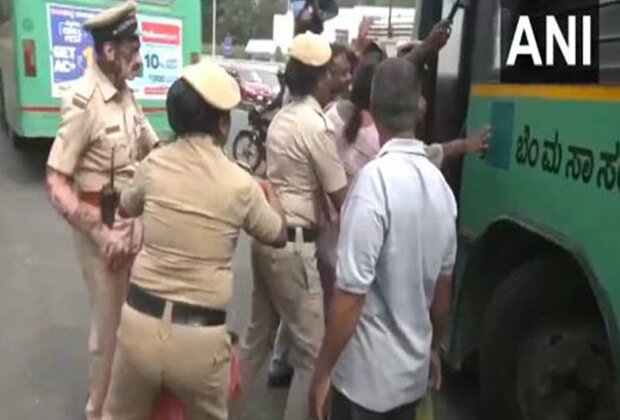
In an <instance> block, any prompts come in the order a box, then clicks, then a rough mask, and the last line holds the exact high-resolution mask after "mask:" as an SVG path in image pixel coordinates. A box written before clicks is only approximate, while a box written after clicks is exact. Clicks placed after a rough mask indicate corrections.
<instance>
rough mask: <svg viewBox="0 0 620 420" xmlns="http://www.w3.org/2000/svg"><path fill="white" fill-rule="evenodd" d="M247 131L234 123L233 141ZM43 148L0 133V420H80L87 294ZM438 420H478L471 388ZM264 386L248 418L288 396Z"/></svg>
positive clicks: (277, 414) (241, 255)
mask: <svg viewBox="0 0 620 420" xmlns="http://www.w3.org/2000/svg"><path fill="white" fill-rule="evenodd" d="M244 124H245V116H244V115H243V114H241V113H235V114H234V115H233V133H232V135H234V133H235V132H236V131H237V130H238V129H239V128H240V127H241V126H242V125H244ZM48 152H49V145H45V144H44V145H42V146H41V147H35V148H32V149H31V150H28V151H24V152H18V151H16V150H14V149H13V147H12V145H11V144H10V142H9V141H8V139H7V138H6V135H5V134H4V133H0V206H1V210H0V267H1V270H0V273H1V275H0V420H39V419H45V420H73V419H75V420H80V419H82V418H83V416H82V410H83V405H84V400H85V398H86V389H87V388H86V339H87V328H88V320H89V312H88V306H87V297H86V289H85V286H84V284H83V282H82V280H81V278H80V272H79V270H78V267H77V262H76V257H75V253H74V245H73V241H72V238H71V231H70V229H69V228H68V227H67V225H66V224H65V223H64V222H63V221H62V220H61V219H60V217H59V216H57V215H56V214H55V212H54V211H53V209H52V208H51V206H50V205H49V203H48V201H47V198H46V194H45V187H44V177H45V161H46V159H47V154H48ZM234 269H235V299H234V302H233V303H232V309H231V311H230V314H231V315H230V317H229V322H230V325H231V327H232V329H234V330H236V331H239V332H243V330H244V327H245V325H246V324H247V320H248V316H249V307H250V294H251V288H252V283H251V282H252V279H251V276H250V271H249V248H248V241H247V238H243V240H241V241H240V243H239V247H238V250H237V254H236V257H235V264H234ZM448 382H449V384H448V386H447V389H446V392H445V394H444V395H442V396H440V397H438V398H437V401H436V416H435V418H436V420H474V419H478V416H477V410H476V397H475V395H476V391H475V387H472V386H470V385H469V384H465V385H464V384H459V383H458V381H456V382H455V381H453V380H449V381H448ZM263 384H264V381H261V382H260V383H259V384H258V386H257V390H256V392H257V393H256V398H255V399H254V400H255V402H254V404H253V407H252V412H251V415H250V416H249V419H251V420H277V419H279V418H281V413H282V407H283V403H284V400H285V398H286V392H285V391H277V392H276V391H268V390H266V389H265V387H264V386H263Z"/></svg>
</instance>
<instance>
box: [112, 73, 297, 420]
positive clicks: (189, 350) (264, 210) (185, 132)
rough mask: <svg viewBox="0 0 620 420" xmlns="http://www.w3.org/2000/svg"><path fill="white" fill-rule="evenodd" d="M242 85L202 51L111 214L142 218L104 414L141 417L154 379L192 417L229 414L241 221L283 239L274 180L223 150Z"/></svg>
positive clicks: (265, 238) (205, 419)
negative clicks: (263, 182) (157, 143)
mask: <svg viewBox="0 0 620 420" xmlns="http://www.w3.org/2000/svg"><path fill="white" fill-rule="evenodd" d="M240 98H241V96H240V91H239V86H238V85H237V83H236V82H235V80H234V79H233V78H232V77H230V76H229V75H228V74H227V73H226V71H225V70H224V69H222V68H221V67H220V66H218V65H217V64H214V63H212V62H207V61H203V62H201V63H199V64H197V65H193V66H190V67H188V68H187V69H185V71H184V73H183V76H182V78H181V79H179V80H177V81H176V82H175V83H174V84H173V85H172V87H171V88H170V91H169V93H168V100H167V108H168V120H169V122H170V126H171V127H172V130H173V131H174V132H175V134H176V135H177V137H178V138H177V140H176V141H175V142H174V143H172V144H170V145H167V146H164V147H162V148H160V149H158V150H156V151H154V152H153V153H151V154H150V155H149V156H148V157H147V158H146V159H145V160H144V162H143V163H142V164H141V166H140V168H139V169H138V172H137V173H136V176H135V178H134V180H133V182H132V184H131V185H130V187H129V188H127V189H125V190H123V191H122V193H121V199H120V213H121V215H123V216H129V217H137V216H139V215H142V216H143V221H144V233H145V236H144V246H143V248H142V250H141V251H140V253H139V254H138V257H137V258H136V262H135V265H134V269H133V274H132V279H131V285H130V288H129V294H128V297H127V303H126V304H125V305H124V306H123V310H122V315H121V323H120V327H119V330H118V345H117V349H116V356H115V360H114V367H113V369H112V382H111V385H110V392H109V395H108V399H107V400H106V403H105V408H104V417H103V418H104V419H105V420H121V419H148V418H149V415H150V411H151V408H152V405H153V401H154V399H155V397H156V396H157V395H158V394H159V391H160V389H161V387H166V388H167V389H169V390H170V391H172V392H173V393H174V394H176V395H177V396H178V397H179V398H180V399H181V400H182V401H183V403H184V404H185V407H186V410H187V414H188V416H189V419H194V420H225V419H227V418H228V411H227V393H228V383H229V371H230V367H229V359H230V350H231V343H230V338H229V334H228V331H227V328H226V325H225V323H226V309H227V306H228V304H229V302H230V299H231V296H232V257H233V252H234V250H235V245H236V243H237V238H238V237H239V234H240V231H241V230H242V229H243V230H245V231H246V232H248V233H249V234H250V235H251V236H253V237H254V238H256V240H258V241H261V242H262V243H264V244H267V245H269V246H284V245H285V244H286V228H285V226H286V225H285V222H284V211H283V210H282V208H281V206H280V204H279V201H278V199H277V197H276V195H275V193H274V192H273V190H272V189H271V188H270V187H268V186H266V187H265V188H264V192H263V190H261V186H260V185H259V183H258V181H256V180H255V179H254V178H252V176H251V175H249V174H248V173H247V172H246V171H245V170H243V169H242V168H240V167H239V166H237V164H235V163H233V162H231V161H230V160H228V158H227V157H226V156H225V154H224V152H223V151H222V146H223V145H224V144H225V142H226V140H227V138H228V134H229V131H230V110H231V109H232V108H234V107H235V106H236V105H237V104H238V103H239V101H240Z"/></svg>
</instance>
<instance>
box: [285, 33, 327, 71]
mask: <svg viewBox="0 0 620 420" xmlns="http://www.w3.org/2000/svg"><path fill="white" fill-rule="evenodd" d="M291 57H292V58H294V59H296V60H297V61H300V62H301V63H303V64H305V65H307V66H311V67H321V66H324V65H326V64H327V62H328V61H329V60H330V59H331V57H332V50H331V47H330V45H329V42H327V40H325V39H323V38H322V37H321V36H320V35H317V34H315V33H312V32H306V33H303V34H299V35H297V36H296V37H295V38H293V43H292V45H291Z"/></svg>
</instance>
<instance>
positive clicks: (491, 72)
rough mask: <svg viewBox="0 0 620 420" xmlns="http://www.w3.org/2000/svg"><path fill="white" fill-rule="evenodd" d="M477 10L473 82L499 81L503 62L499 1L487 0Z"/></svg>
mask: <svg viewBox="0 0 620 420" xmlns="http://www.w3.org/2000/svg"><path fill="white" fill-rule="evenodd" d="M484 3H485V4H481V6H480V7H478V10H477V16H476V28H477V29H476V47H475V49H474V57H473V60H472V82H473V83H482V82H499V78H500V63H501V57H500V56H501V38H502V37H501V25H500V16H501V13H502V12H505V11H504V10H502V9H500V8H499V7H498V2H497V1H493V0H486V1H485V2H484Z"/></svg>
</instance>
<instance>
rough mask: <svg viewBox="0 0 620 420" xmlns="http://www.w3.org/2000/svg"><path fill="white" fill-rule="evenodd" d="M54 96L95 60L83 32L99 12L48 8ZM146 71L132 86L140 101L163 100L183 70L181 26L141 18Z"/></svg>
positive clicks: (178, 22) (171, 21) (175, 21)
mask: <svg viewBox="0 0 620 420" xmlns="http://www.w3.org/2000/svg"><path fill="white" fill-rule="evenodd" d="M47 10H48V25H49V40H50V60H51V62H50V68H51V85H52V96H53V97H54V98H60V97H61V96H62V95H63V94H64V92H66V91H67V90H69V89H70V88H71V85H72V83H73V82H74V81H75V80H77V79H79V78H80V77H81V76H82V75H83V74H84V71H86V69H87V68H88V67H89V66H91V65H92V63H93V62H94V59H95V54H94V50H93V40H92V38H91V36H90V34H89V33H88V32H87V31H85V30H84V28H83V25H84V22H85V21H86V20H88V18H90V17H91V16H93V15H94V14H96V13H97V12H99V10H98V9H93V8H85V7H78V6H67V5H57V4H48V6H47ZM138 26H139V31H140V34H141V40H142V47H141V49H140V53H141V54H142V59H143V71H142V74H141V76H140V77H139V78H137V79H136V80H134V81H132V82H131V83H130V85H131V87H132V88H133V89H134V93H135V95H136V97H137V98H138V99H151V100H163V99H165V98H166V94H167V92H168V87H169V86H170V85H171V84H172V82H174V80H176V79H177V78H178V77H179V76H180V75H181V70H182V68H183V40H182V32H183V30H182V28H183V27H182V22H181V20H179V19H170V18H161V17H155V16H143V15H138Z"/></svg>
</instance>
